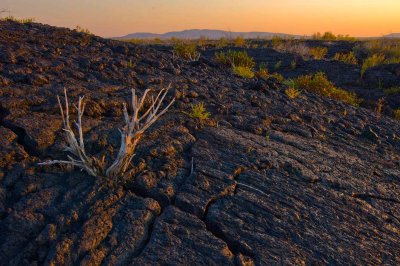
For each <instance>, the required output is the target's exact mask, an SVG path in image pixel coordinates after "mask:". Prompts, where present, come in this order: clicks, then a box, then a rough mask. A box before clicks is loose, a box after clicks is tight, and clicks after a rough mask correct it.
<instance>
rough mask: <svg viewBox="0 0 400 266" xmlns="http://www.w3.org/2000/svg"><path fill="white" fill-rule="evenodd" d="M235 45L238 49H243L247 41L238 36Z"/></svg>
mask: <svg viewBox="0 0 400 266" xmlns="http://www.w3.org/2000/svg"><path fill="white" fill-rule="evenodd" d="M234 44H235V46H236V47H243V46H244V45H245V44H246V40H245V39H244V38H243V37H241V36H238V37H236V39H235V40H234Z"/></svg>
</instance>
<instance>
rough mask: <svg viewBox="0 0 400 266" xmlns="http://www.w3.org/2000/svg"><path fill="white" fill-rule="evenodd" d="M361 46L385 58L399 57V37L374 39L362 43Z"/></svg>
mask: <svg viewBox="0 0 400 266" xmlns="http://www.w3.org/2000/svg"><path fill="white" fill-rule="evenodd" d="M363 47H364V48H365V49H366V50H367V51H368V53H369V54H370V55H372V54H382V55H384V56H385V58H386V59H393V58H395V59H399V58H400V39H376V40H370V41H367V42H365V43H364V44H363Z"/></svg>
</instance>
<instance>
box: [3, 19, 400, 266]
mask: <svg viewBox="0 0 400 266" xmlns="http://www.w3.org/2000/svg"><path fill="white" fill-rule="evenodd" d="M0 48H1V49H0V53H1V54H2V55H1V62H0V66H1V68H0V77H2V80H7V82H6V83H5V82H3V83H2V85H1V86H0V134H1V136H2V138H1V139H0V156H1V158H0V265H49V264H50V265H188V264H193V265H275V264H283V265H293V264H294V265H297V264H323V265H326V264H332V265H335V264H338V265H343V264H355V265H365V264H367V265H397V264H399V263H400V254H399V252H398V250H400V234H399V232H400V211H399V204H400V123H399V122H398V121H396V120H393V119H392V118H390V117H387V116H385V115H377V114H376V113H375V112H373V111H371V110H367V109H364V108H355V107H353V106H350V105H347V104H344V103H341V102H336V101H333V100H331V99H328V98H325V97H320V96H317V95H314V94H311V93H308V92H306V91H303V92H302V93H301V95H300V96H299V97H298V98H296V99H289V98H288V97H287V96H286V94H285V93H284V89H285V87H284V85H282V84H280V83H279V82H277V81H276V80H272V79H267V80H264V79H252V80H247V79H241V78H238V77H236V76H234V75H233V74H232V73H230V72H229V71H227V70H225V69H223V68H221V67H219V66H218V65H217V64H215V62H214V61H212V59H211V56H204V57H203V58H202V59H201V60H200V61H199V62H198V63H196V64H190V63H187V62H184V61H182V60H174V59H173V56H172V53H171V51H170V50H168V49H165V47H164V48H163V47H161V48H158V47H149V46H136V45H132V44H129V43H121V42H118V41H114V40H107V39H102V38H99V37H96V36H90V35H85V34H82V33H77V32H75V31H70V30H68V29H63V28H55V27H50V26H46V25H41V24H34V23H27V24H18V23H14V22H11V21H6V22H4V21H2V22H0ZM11 51H13V52H11ZM14 51H15V52H14ZM210 53H211V52H210ZM12 54H13V56H14V57H13V56H12ZM10 58H11V59H10ZM13 58H14V59H15V60H14V59H13ZM124 62H125V63H124ZM126 62H132V63H133V64H134V66H133V67H128V65H127V63H126ZM390 67H395V66H390ZM388 68H389V66H388ZM387 70H388V71H389V72H390V73H393V72H391V69H387ZM373 71H376V70H374V69H371V75H372V73H374V72H373ZM353 74H354V73H353ZM353 74H351V75H353ZM170 83H171V86H172V88H173V89H172V90H171V91H170V92H169V94H168V95H167V98H168V99H172V97H174V96H176V98H177V101H176V103H175V104H174V105H173V107H172V108H171V109H170V110H169V111H168V113H167V114H166V115H164V116H163V117H162V118H161V119H160V120H159V121H158V122H157V123H156V124H154V125H153V127H152V128H151V129H150V130H149V131H148V132H147V134H145V135H144V136H143V138H142V140H141V142H140V144H139V146H138V147H137V151H136V155H135V157H134V159H133V161H132V164H133V166H134V168H133V169H132V172H131V173H132V174H131V175H129V176H127V177H125V178H124V179H122V180H106V179H104V178H100V177H99V178H93V177H91V176H89V175H87V174H86V173H85V172H82V171H80V170H79V169H73V168H71V167H66V166H46V167H43V166H38V164H37V163H38V162H42V161H45V160H47V159H65V158H66V154H65V153H64V152H63V151H62V150H63V146H64V144H65V142H64V139H63V134H62V130H61V117H60V114H59V110H58V104H57V100H56V96H57V95H62V93H63V89H64V87H65V88H66V89H67V90H68V95H69V97H70V102H71V103H75V102H76V100H77V99H78V96H82V95H85V96H86V97H85V99H86V100H87V112H86V113H85V115H84V117H83V123H84V133H85V136H86V138H85V141H86V142H85V145H86V147H87V150H88V153H89V154H93V155H96V156H98V157H100V156H101V155H103V154H105V155H106V159H107V160H108V161H110V158H111V155H112V154H113V153H116V152H117V151H118V148H119V137H120V135H119V132H118V128H120V127H122V126H123V125H122V120H123V117H122V112H121V110H122V103H123V102H124V101H126V102H128V101H129V99H130V88H132V87H133V88H135V89H137V91H138V92H139V93H143V91H144V89H145V88H149V87H151V88H154V89H155V90H158V89H160V88H161V87H165V86H167V85H168V84H170ZM199 102H203V103H204V105H205V107H206V109H207V110H208V111H209V112H210V113H211V119H210V120H208V121H206V122H204V123H199V122H198V121H195V120H193V119H191V118H190V117H189V116H188V115H187V114H185V112H186V113H187V112H190V108H191V105H192V104H194V103H199ZM71 110H72V111H71V112H72V113H71V116H72V118H75V117H76V113H75V112H74V111H73V108H71ZM192 163H193V164H192ZM192 168H193V169H192ZM192 170H193V171H192Z"/></svg>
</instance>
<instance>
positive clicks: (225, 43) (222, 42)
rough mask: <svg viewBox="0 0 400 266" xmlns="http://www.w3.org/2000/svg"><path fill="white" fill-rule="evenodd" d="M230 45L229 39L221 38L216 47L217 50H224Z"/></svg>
mask: <svg viewBox="0 0 400 266" xmlns="http://www.w3.org/2000/svg"><path fill="white" fill-rule="evenodd" d="M228 44H229V41H228V38H226V37H222V38H220V39H219V40H218V41H217V43H216V45H215V46H216V47H217V48H224V47H227V46H228Z"/></svg>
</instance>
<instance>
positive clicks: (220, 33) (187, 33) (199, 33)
mask: <svg viewBox="0 0 400 266" xmlns="http://www.w3.org/2000/svg"><path fill="white" fill-rule="evenodd" d="M239 36H240V37H243V38H245V39H255V38H257V37H259V38H271V37H273V36H281V37H283V36H289V37H295V38H296V37H301V36H300V35H290V34H284V33H273V32H231V31H224V30H197V29H195V30H183V31H171V32H167V33H163V34H157V33H149V32H137V33H132V34H128V35H125V36H122V37H117V38H116V39H155V38H160V39H170V38H172V37H175V38H179V39H199V38H201V37H205V38H207V39H220V38H222V37H226V38H236V37H239Z"/></svg>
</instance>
